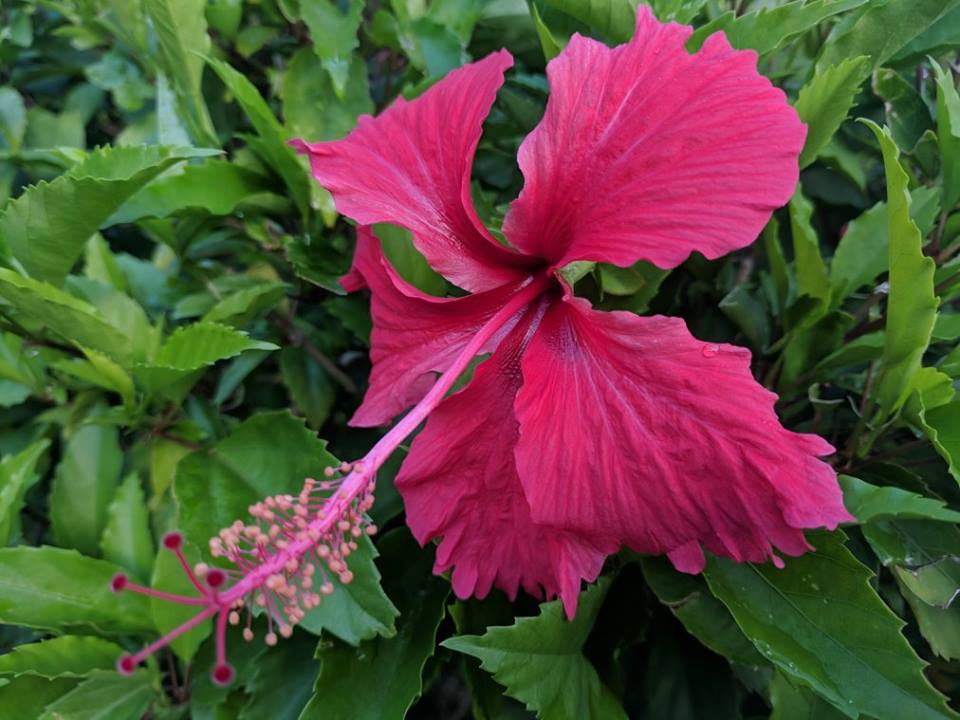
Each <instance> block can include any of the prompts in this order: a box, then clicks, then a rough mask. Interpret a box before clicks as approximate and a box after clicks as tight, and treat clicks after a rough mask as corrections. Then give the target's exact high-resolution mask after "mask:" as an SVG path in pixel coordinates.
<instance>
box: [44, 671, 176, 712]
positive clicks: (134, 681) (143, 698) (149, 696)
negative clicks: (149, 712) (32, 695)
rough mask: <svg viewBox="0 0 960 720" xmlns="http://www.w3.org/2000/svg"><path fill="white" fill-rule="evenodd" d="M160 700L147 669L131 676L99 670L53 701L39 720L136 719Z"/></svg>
mask: <svg viewBox="0 0 960 720" xmlns="http://www.w3.org/2000/svg"><path fill="white" fill-rule="evenodd" d="M158 699H159V696H158V695H157V691H156V690H154V688H153V678H152V676H151V674H150V673H149V672H147V671H146V670H140V671H138V672H135V673H134V674H133V675H132V676H131V677H127V676H125V675H119V674H117V673H115V672H113V673H106V672H103V671H98V672H96V673H94V675H93V677H91V678H89V679H87V680H84V681H83V682H81V683H80V684H79V685H78V686H77V687H76V688H74V689H73V690H71V691H70V692H68V693H67V694H66V695H64V696H63V697H61V698H59V699H58V700H56V701H55V702H53V703H51V704H49V705H48V706H47V708H46V711H45V712H44V713H43V714H42V715H41V716H40V718H39V720H118V719H119V718H130V719H131V720H133V719H134V718H140V717H142V716H143V713H144V711H145V710H146V709H147V708H148V707H149V706H150V705H151V703H154V702H156V701H157V700H158Z"/></svg>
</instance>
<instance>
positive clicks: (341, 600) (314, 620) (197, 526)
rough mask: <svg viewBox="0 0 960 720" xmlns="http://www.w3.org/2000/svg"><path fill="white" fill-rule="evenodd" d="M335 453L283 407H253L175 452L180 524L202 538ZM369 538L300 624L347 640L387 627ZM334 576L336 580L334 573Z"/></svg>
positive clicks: (291, 487)
mask: <svg viewBox="0 0 960 720" xmlns="http://www.w3.org/2000/svg"><path fill="white" fill-rule="evenodd" d="M336 464H337V460H336V459H335V458H334V457H333V456H332V455H330V453H329V452H328V451H327V449H326V443H325V442H324V441H322V440H319V439H318V438H317V436H316V435H314V434H313V433H312V432H310V431H309V430H308V429H307V428H306V427H305V426H304V424H303V422H302V421H301V420H298V419H296V418H294V417H293V416H292V415H291V414H290V413H288V412H270V413H260V414H259V415H256V416H254V417H252V418H250V419H249V420H247V421H246V422H244V423H242V424H241V425H240V426H239V427H237V429H236V430H234V432H233V433H232V434H231V435H230V436H229V437H227V438H225V439H224V440H221V441H220V442H219V443H217V444H216V445H215V446H214V447H213V448H212V449H211V450H209V451H198V452H195V453H192V454H191V455H189V456H187V457H185V458H183V459H182V460H180V463H179V465H178V466H177V474H176V479H175V481H174V494H175V495H176V497H177V499H178V501H179V507H180V517H179V520H180V527H181V528H182V529H183V531H184V533H186V534H187V536H188V537H189V538H191V539H192V540H193V542H195V543H196V544H198V545H200V544H201V543H203V544H204V546H205V545H206V543H207V541H208V540H209V538H211V537H213V536H214V535H215V534H216V533H218V532H219V531H220V529H221V528H223V527H226V526H228V525H230V524H231V523H232V522H233V521H234V520H237V519H240V518H245V517H247V508H248V507H249V506H250V505H251V504H252V503H254V502H257V501H259V500H260V499H262V498H263V497H265V496H268V495H275V494H277V493H289V492H297V491H299V490H300V488H301V487H302V485H303V480H304V478H307V477H315V476H318V475H319V474H320V473H322V472H323V469H324V468H325V467H328V466H332V465H336ZM374 557H376V554H375V551H374V548H373V545H372V544H371V543H369V540H365V541H362V543H361V548H360V549H359V550H358V551H357V552H356V553H354V554H352V555H351V556H350V562H349V565H350V569H351V571H352V572H353V574H354V580H353V582H351V583H350V584H349V585H347V586H346V587H345V588H340V589H338V590H337V591H336V592H334V594H333V595H331V596H330V597H328V598H325V599H324V601H323V603H322V605H321V607H320V608H317V609H315V610H313V611H312V612H311V613H310V614H309V615H308V616H307V618H306V619H305V620H304V621H303V622H301V623H300V627H302V628H304V629H310V630H315V631H319V630H320V629H321V628H323V629H326V630H329V631H330V632H332V633H333V634H335V635H337V636H338V637H340V638H343V639H344V640H346V641H348V642H358V641H359V640H361V639H364V638H369V637H372V636H373V635H376V634H378V633H384V634H392V633H393V632H394V628H393V618H394V617H395V616H396V608H394V606H393V604H392V603H391V602H390V600H389V598H387V596H386V595H384V593H383V591H382V590H381V589H380V585H379V581H380V575H379V572H378V571H377V569H376V566H375V565H374V563H373V558H374ZM335 582H336V581H335Z"/></svg>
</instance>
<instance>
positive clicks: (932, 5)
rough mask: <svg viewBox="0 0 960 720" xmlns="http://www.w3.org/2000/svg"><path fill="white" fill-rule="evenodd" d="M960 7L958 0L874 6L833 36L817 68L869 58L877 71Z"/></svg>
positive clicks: (894, 0)
mask: <svg viewBox="0 0 960 720" xmlns="http://www.w3.org/2000/svg"><path fill="white" fill-rule="evenodd" d="M958 5H960V2H958V0H888V2H884V3H870V6H869V7H868V8H867V10H866V12H864V13H862V14H861V15H860V16H859V17H857V19H856V21H855V22H853V23H849V24H847V25H845V26H844V27H843V28H840V30H841V31H840V32H835V33H834V34H833V35H831V36H830V38H829V39H828V40H827V43H826V44H825V45H824V47H823V51H822V52H821V54H820V58H819V59H818V60H817V69H818V70H822V69H824V68H827V67H829V66H831V65H836V64H837V63H839V62H841V61H843V60H844V59H845V58H849V57H854V56H858V55H869V56H870V61H871V68H870V69H871V70H873V69H874V68H876V67H879V66H880V65H882V64H883V63H884V62H886V61H887V60H888V59H889V58H891V57H893V56H894V55H895V54H896V53H897V52H898V51H899V50H900V49H901V48H902V47H904V46H905V45H907V44H908V43H909V42H910V41H912V40H913V39H914V38H916V37H917V36H918V35H920V34H921V33H922V32H924V31H925V30H926V29H927V28H928V27H931V26H932V25H935V24H936V23H937V21H938V20H940V18H942V17H943V16H944V15H946V14H947V13H948V12H950V11H951V10H953V9H954V8H956V7H957V6H958Z"/></svg>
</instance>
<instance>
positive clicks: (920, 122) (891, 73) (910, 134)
mask: <svg viewBox="0 0 960 720" xmlns="http://www.w3.org/2000/svg"><path fill="white" fill-rule="evenodd" d="M873 91H874V93H875V94H877V95H878V96H880V97H881V98H883V100H884V107H885V109H886V118H887V125H888V126H889V127H890V134H891V135H892V137H893V140H894V142H895V143H896V144H897V145H899V146H900V147H902V148H906V149H907V150H912V149H913V148H914V147H915V146H916V144H917V143H918V142H920V138H921V137H922V136H923V134H924V133H925V132H927V131H928V130H931V129H932V127H933V121H932V119H931V117H930V109H929V108H928V107H927V104H926V102H925V101H924V99H923V98H922V97H920V93H918V92H917V91H916V88H914V86H913V84H912V83H911V82H909V81H907V80H906V79H904V77H903V76H902V75H901V74H900V73H898V72H896V71H895V70H891V69H890V68H878V69H877V70H876V72H875V73H874V74H873Z"/></svg>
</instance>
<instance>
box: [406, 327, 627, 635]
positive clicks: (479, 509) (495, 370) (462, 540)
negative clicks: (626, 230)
mask: <svg viewBox="0 0 960 720" xmlns="http://www.w3.org/2000/svg"><path fill="white" fill-rule="evenodd" d="M537 315H539V311H536V310H530V311H528V312H527V313H526V315H525V317H524V318H523V319H522V320H521V321H520V322H519V323H518V324H517V326H516V327H515V328H514V329H513V331H512V332H511V333H510V335H509V336H508V337H507V338H506V339H505V340H504V341H503V344H502V345H501V346H500V348H498V349H497V351H496V352H495V353H494V354H493V356H492V357H491V358H490V359H489V360H488V361H486V362H484V363H483V364H482V365H480V366H479V367H478V368H477V371H476V375H475V376H474V379H473V381H472V382H471V383H470V385H468V386H467V387H466V388H465V389H463V390H462V391H460V392H459V393H457V394H456V395H453V396H452V397H449V398H447V399H446V400H445V401H444V402H443V403H442V404H441V405H440V406H439V407H438V408H437V409H436V410H434V411H433V414H432V415H431V416H430V419H429V420H428V421H427V424H426V427H425V428H424V429H423V431H422V432H421V433H420V434H419V435H417V437H416V438H415V439H414V441H413V444H412V446H411V448H410V454H409V456H408V457H407V459H406V461H405V462H404V465H403V468H402V469H401V471H400V474H399V476H398V477H397V489H398V490H399V491H400V494H401V495H402V496H403V499H404V503H405V505H406V509H407V524H408V525H409V526H410V529H411V530H412V531H413V534H414V536H415V537H416V538H417V540H418V541H419V542H420V543H421V544H423V543H426V542H428V541H429V540H431V539H433V538H437V537H442V538H443V540H442V542H441V543H440V545H439V547H438V548H437V559H436V565H435V568H434V572H436V573H441V572H444V571H445V570H448V569H449V568H450V567H453V568H454V570H453V576H452V582H453V589H454V592H456V594H457V596H458V597H460V598H467V597H470V596H471V595H476V596H477V597H481V598H482V597H484V596H486V594H487V593H488V592H489V591H490V588H491V587H492V586H496V587H498V588H500V589H501V590H503V591H504V592H505V593H507V595H509V596H510V598H511V599H512V598H513V597H514V596H515V595H516V593H517V589H518V587H523V589H524V590H526V591H527V592H528V593H530V594H532V595H535V596H538V597H539V596H542V593H543V592H544V591H545V592H546V595H547V597H553V596H555V595H560V597H561V598H562V599H563V602H564V606H565V608H566V610H567V613H568V615H570V616H571V617H572V616H573V612H574V610H575V609H576V602H577V595H578V593H579V591H580V583H581V580H584V579H585V580H587V581H592V580H594V579H595V578H596V577H597V575H598V574H599V572H600V569H601V567H602V566H603V560H604V557H605V555H606V554H608V553H610V552H613V551H614V550H616V544H614V543H611V542H609V541H607V542H606V543H604V542H596V543H594V542H591V541H589V540H587V539H586V538H583V537H581V536H579V535H577V534H576V533H572V532H569V531H563V530H552V529H549V528H545V527H542V526H540V525H537V524H535V523H534V522H533V521H532V520H531V519H530V508H529V507H528V506H527V502H526V500H525V499H524V496H523V490H522V488H521V486H520V480H519V478H518V476H517V471H516V466H515V464H514V459H513V448H514V444H515V443H516V441H517V437H518V425H517V421H516V419H515V418H514V414H513V400H514V396H515V395H516V392H517V389H518V388H519V386H520V354H521V348H522V345H523V344H524V343H525V342H526V340H527V338H528V337H529V335H530V333H531V329H532V327H533V326H534V325H535V323H536V319H537V318H536V316H537ZM541 588H542V590H541Z"/></svg>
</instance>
